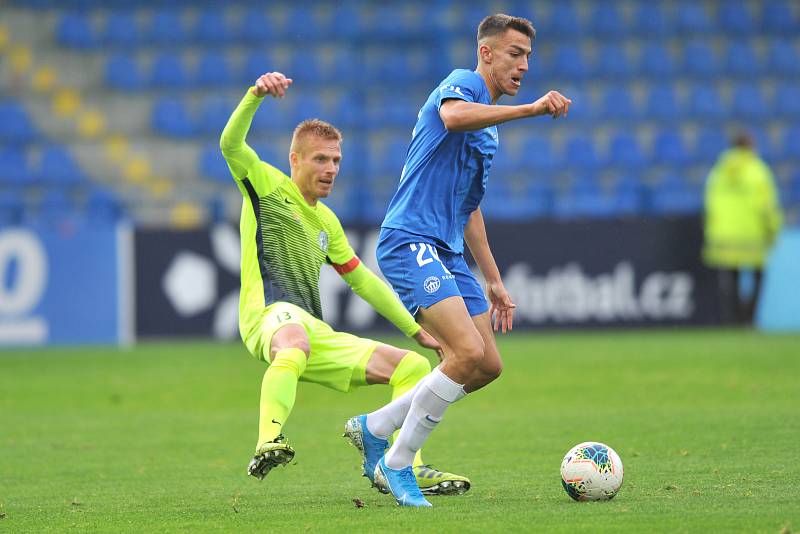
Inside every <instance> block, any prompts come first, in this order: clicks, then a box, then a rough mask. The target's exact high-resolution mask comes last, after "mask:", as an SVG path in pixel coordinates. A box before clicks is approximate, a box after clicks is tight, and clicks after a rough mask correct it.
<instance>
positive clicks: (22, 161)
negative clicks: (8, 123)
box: [0, 146, 34, 186]
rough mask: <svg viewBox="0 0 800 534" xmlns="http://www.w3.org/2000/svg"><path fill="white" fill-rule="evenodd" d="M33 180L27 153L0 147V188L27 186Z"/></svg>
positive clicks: (17, 149)
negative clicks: (4, 186)
mask: <svg viewBox="0 0 800 534" xmlns="http://www.w3.org/2000/svg"><path fill="white" fill-rule="evenodd" d="M33 179H34V176H33V174H32V172H31V168H30V165H29V163H28V154H27V152H26V151H24V150H20V149H19V148H10V147H9V148H6V147H2V146H0V186H3V185H12V186H16V185H29V184H31V183H32V182H33Z"/></svg>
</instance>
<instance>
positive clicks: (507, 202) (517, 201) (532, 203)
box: [481, 179, 552, 221]
mask: <svg viewBox="0 0 800 534" xmlns="http://www.w3.org/2000/svg"><path fill="white" fill-rule="evenodd" d="M551 204H552V191H550V190H549V189H547V188H545V187H542V186H536V185H532V186H528V187H526V188H524V189H523V190H518V189H515V188H513V187H511V185H510V184H509V183H508V182H507V181H505V180H491V179H490V180H489V185H488V186H487V187H486V194H485V195H484V197H483V200H482V201H481V212H482V213H483V214H484V215H485V217H486V218H487V219H489V220H495V221H514V220H525V219H533V218H537V217H542V216H544V215H546V214H548V213H549V212H550V209H551Z"/></svg>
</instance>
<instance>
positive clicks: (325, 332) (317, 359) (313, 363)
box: [244, 302, 378, 392]
mask: <svg viewBox="0 0 800 534" xmlns="http://www.w3.org/2000/svg"><path fill="white" fill-rule="evenodd" d="M287 324H296V325H299V326H301V327H302V328H303V329H304V330H305V331H306V333H307V334H308V340H309V344H310V346H311V353H310V354H309V356H308V365H307V366H306V370H305V372H304V373H303V375H302V376H301V377H300V380H301V381H303V382H313V383H315V384H320V385H322V386H325V387H328V388H331V389H335V390H336V391H342V392H348V391H350V390H351V389H353V388H354V387H358V386H363V385H366V383H367V381H366V368H367V361H369V359H370V357H371V356H372V352H373V351H374V350H375V347H377V346H378V342H377V341H373V340H371V339H365V338H362V337H357V336H354V335H352V334H347V333H345V332H337V331H335V330H334V329H333V328H331V327H330V326H329V325H328V324H327V323H325V322H324V321H320V320H319V319H317V318H316V317H314V316H313V315H311V314H310V313H308V312H307V311H305V310H304V309H302V308H300V307H299V306H295V305H294V304H290V303H288V302H276V303H274V304H270V305H269V306H267V307H266V308H264V313H263V315H262V316H261V328H260V329H258V330H256V331H255V332H254V333H253V334H252V336H253V337H255V339H253V338H250V339H244V342H245V345H247V347H248V348H250V351H251V353H253V354H254V355H255V356H256V357H257V358H259V359H261V360H264V361H265V362H267V363H269V347H270V343H271V341H272V336H273V335H274V334H275V332H276V331H277V330H278V329H279V328H281V327H283V326H286V325H287ZM248 337H250V336H248Z"/></svg>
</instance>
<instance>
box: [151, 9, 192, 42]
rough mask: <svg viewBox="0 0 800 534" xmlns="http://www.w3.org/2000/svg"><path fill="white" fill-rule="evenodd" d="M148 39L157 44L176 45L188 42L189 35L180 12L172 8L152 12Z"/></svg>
mask: <svg viewBox="0 0 800 534" xmlns="http://www.w3.org/2000/svg"><path fill="white" fill-rule="evenodd" d="M148 40H149V41H150V42H152V43H154V44H158V45H176V44H183V43H187V42H189V36H188V34H187V31H186V26H185V24H184V21H183V16H182V15H181V13H180V12H178V11H177V10H175V9H172V8H166V9H161V10H158V11H156V12H155V13H153V18H152V20H151V21H150V31H149V32H148Z"/></svg>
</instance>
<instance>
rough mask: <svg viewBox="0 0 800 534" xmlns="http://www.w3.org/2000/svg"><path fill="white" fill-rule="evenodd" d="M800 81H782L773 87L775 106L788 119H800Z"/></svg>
mask: <svg viewBox="0 0 800 534" xmlns="http://www.w3.org/2000/svg"><path fill="white" fill-rule="evenodd" d="M797 95H800V82H782V83H779V84H778V86H777V87H776V88H775V107H776V109H779V110H780V114H781V115H782V116H784V117H787V118H790V119H794V120H797V119H800V98H798V97H797Z"/></svg>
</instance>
